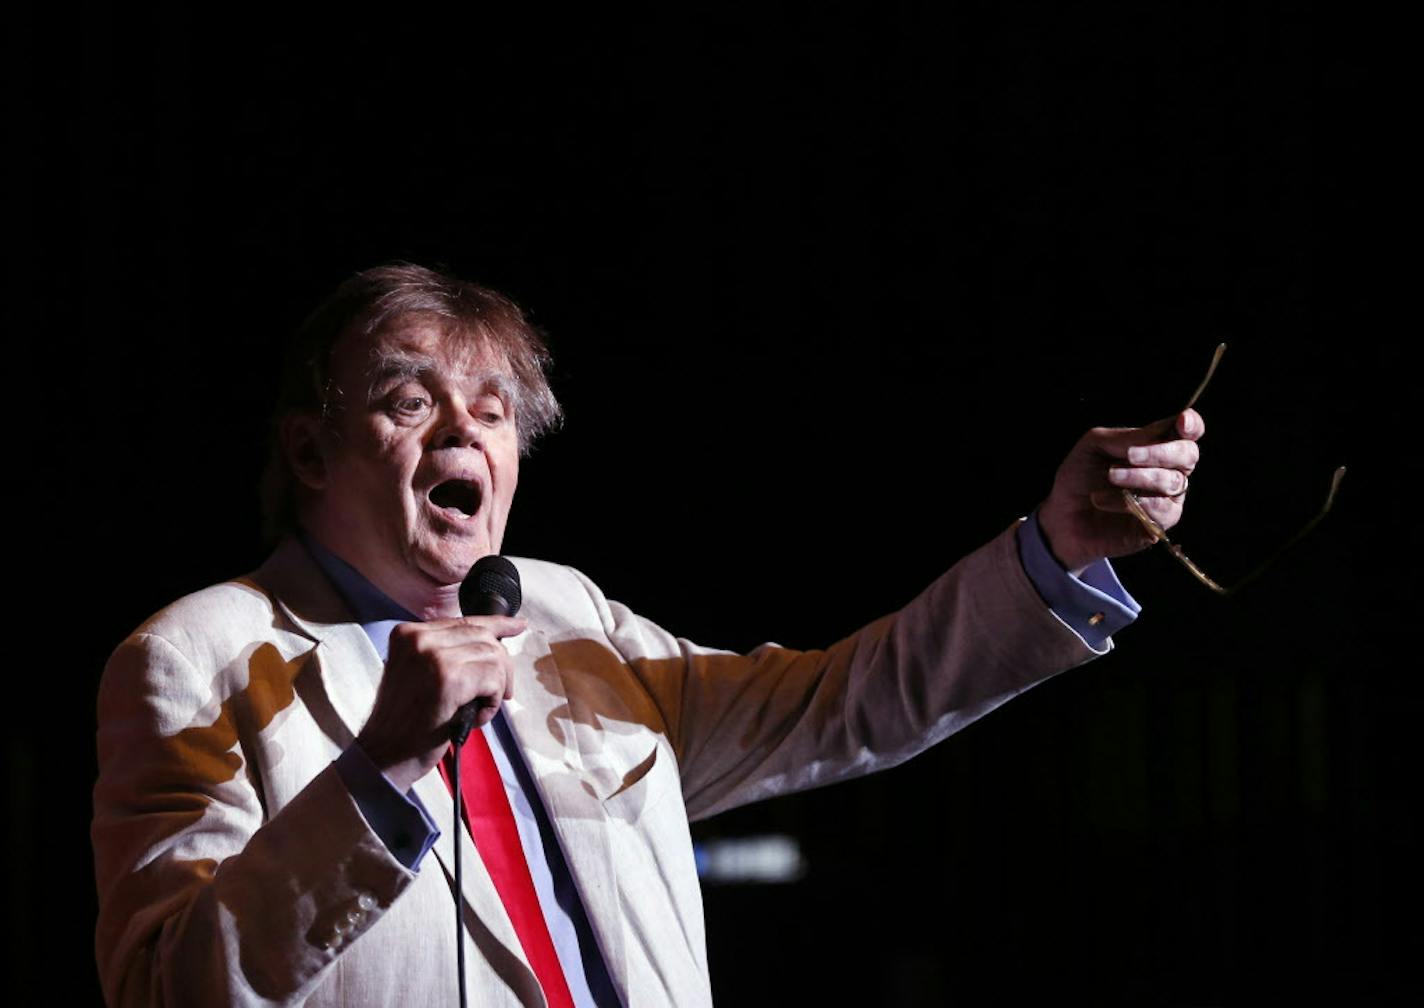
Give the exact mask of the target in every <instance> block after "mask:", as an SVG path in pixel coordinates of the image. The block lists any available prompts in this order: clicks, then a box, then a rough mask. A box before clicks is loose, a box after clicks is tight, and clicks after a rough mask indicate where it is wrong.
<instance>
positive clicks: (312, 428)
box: [278, 413, 331, 490]
mask: <svg viewBox="0 0 1424 1008" xmlns="http://www.w3.org/2000/svg"><path fill="white" fill-rule="evenodd" d="M278 431H279V434H280V436H281V439H282V454H283V455H284V456H285V457H286V460H287V465H288V466H290V467H291V470H292V474H293V475H294V476H296V478H297V480H298V482H300V483H301V484H302V485H303V486H305V487H306V488H307V489H308V490H324V489H325V488H326V453H327V450H328V449H329V447H330V444H331V436H330V434H329V433H328V432H327V430H326V427H325V425H324V424H323V423H322V422H321V420H319V419H318V418H317V417H315V416H312V415H311V414H310V413H292V414H289V415H288V416H285V417H283V418H282V422H281V425H280V426H279V427H278Z"/></svg>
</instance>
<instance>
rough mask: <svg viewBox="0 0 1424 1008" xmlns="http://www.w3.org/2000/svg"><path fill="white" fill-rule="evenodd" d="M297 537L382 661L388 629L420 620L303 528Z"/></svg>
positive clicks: (388, 636)
mask: <svg viewBox="0 0 1424 1008" xmlns="http://www.w3.org/2000/svg"><path fill="white" fill-rule="evenodd" d="M297 538H299V539H300V540H301V541H302V545H303V546H305V547H306V548H307V552H308V553H310V554H311V555H312V559H313V560H315V561H316V564H317V566H318V567H320V568H321V570H322V573H324V574H325V575H326V576H327V577H328V578H329V579H330V580H331V583H332V585H334V586H335V588H336V591H337V594H339V595H340V596H341V599H342V601H343V602H345V603H346V606H347V608H348V609H350V610H351V615H352V616H354V617H355V619H356V622H357V623H360V624H361V629H363V630H365V631H366V636H367V637H369V638H370V639H371V643H372V644H374V645H375V647H376V651H377V652H378V653H379V654H380V656H381V660H382V661H384V660H385V658H386V644H387V641H388V639H389V638H390V634H391V628H392V627H394V626H395V625H396V624H397V623H418V622H420V620H419V619H418V618H417V617H415V616H413V615H411V613H410V612H409V611H408V610H407V609H406V608H405V607H403V606H402V605H401V604H400V603H399V602H397V601H395V600H394V599H392V598H391V597H390V596H389V595H387V594H386V593H385V592H383V591H381V589H379V588H377V587H376V586H375V585H373V584H372V583H371V582H370V581H368V580H367V579H366V577H365V575H363V574H362V573H361V572H360V571H358V570H357V569H356V568H355V567H352V566H351V565H350V564H349V563H347V562H346V561H345V560H343V559H341V558H340V557H339V556H337V555H336V554H335V553H333V552H331V550H329V549H327V548H326V547H325V546H323V545H322V544H321V543H320V542H318V541H317V539H316V537H315V536H313V535H312V534H311V533H309V532H307V530H306V529H303V528H299V529H297Z"/></svg>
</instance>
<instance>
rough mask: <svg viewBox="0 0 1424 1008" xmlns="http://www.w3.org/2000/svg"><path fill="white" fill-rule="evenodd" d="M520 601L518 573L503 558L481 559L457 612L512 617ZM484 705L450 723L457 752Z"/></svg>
mask: <svg viewBox="0 0 1424 1008" xmlns="http://www.w3.org/2000/svg"><path fill="white" fill-rule="evenodd" d="M522 601H524V598H523V595H522V593H521V592H520V590H519V571H518V570H517V569H516V568H515V566H514V564H512V563H510V562H509V561H508V560H506V559H505V558H504V557H502V556H486V557H480V559H479V560H478V561H476V562H475V565H474V567H472V568H470V573H469V574H468V575H466V577H465V580H464V582H463V583H462V584H461V585H460V611H461V612H462V613H464V614H465V615H466V616H513V615H514V614H515V613H517V612H519V604H520V603H521V602H522ZM486 705H487V700H486V699H485V698H484V697H481V698H479V699H477V700H471V701H470V702H469V703H467V704H465V705H464V706H463V707H461V708H460V709H459V710H458V711H456V712H455V716H454V717H453V718H451V720H450V741H451V742H453V743H455V748H456V749H458V748H460V746H462V745H464V744H465V739H467V738H469V737H470V731H471V729H473V728H474V726H475V715H477V714H478V713H479V710H480V708H481V707H483V706H486Z"/></svg>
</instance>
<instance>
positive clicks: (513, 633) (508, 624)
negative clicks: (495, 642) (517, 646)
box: [465, 616, 529, 640]
mask: <svg viewBox="0 0 1424 1008" xmlns="http://www.w3.org/2000/svg"><path fill="white" fill-rule="evenodd" d="M476 620H478V621H479V622H478V623H474V622H473V621H476ZM465 622H466V623H467V624H472V625H475V626H484V627H486V628H487V629H488V630H489V631H490V632H491V633H493V634H494V635H495V636H496V637H498V638H500V639H501V640H502V639H504V638H505V637H517V636H519V635H520V634H522V633H523V632H524V631H525V630H527V629H528V628H529V621H528V620H527V619H525V618H524V617H523V616H466V617H465Z"/></svg>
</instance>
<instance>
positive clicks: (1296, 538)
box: [1122, 343, 1345, 595]
mask: <svg viewBox="0 0 1424 1008" xmlns="http://www.w3.org/2000/svg"><path fill="white" fill-rule="evenodd" d="M1225 352H1226V344H1225V343H1221V344H1219V345H1218V346H1217V348H1216V352H1215V353H1214V354H1212V357H1211V365H1210V366H1209V367H1208V368H1207V369H1206V377H1205V378H1203V379H1202V380H1201V384H1200V385H1198V386H1197V390H1196V391H1195V392H1194V393H1192V397H1191V399H1190V400H1188V401H1187V405H1186V406H1184V407H1183V410H1189V409H1191V408H1192V407H1193V406H1195V405H1196V402H1197V400H1198V399H1200V398H1201V395H1202V393H1203V392H1205V391H1206V387H1207V384H1208V383H1209V382H1210V381H1211V376H1212V375H1214V374H1216V366H1217V364H1219V363H1220V362H1221V355H1222V354H1223V353H1225ZM1344 478H1345V467H1344V466H1340V467H1339V468H1337V469H1336V470H1335V472H1334V474H1333V475H1332V476H1331V477H1330V490H1329V492H1328V493H1327V494H1326V495H1325V504H1324V506H1323V507H1321V509H1320V512H1319V513H1318V514H1317V515H1316V516H1315V517H1314V518H1312V519H1311V520H1310V521H1308V522H1306V523H1305V525H1304V526H1303V527H1302V528H1301V530H1300V531H1299V532H1297V533H1296V534H1295V535H1293V536H1291V538H1290V539H1288V540H1286V543H1285V545H1283V546H1281V547H1280V548H1279V549H1277V550H1276V551H1275V552H1274V553H1272V554H1271V555H1270V556H1269V557H1267V558H1266V559H1265V560H1264V561H1262V562H1261V563H1260V564H1258V565H1257V566H1256V567H1255V569H1253V570H1252V571H1251V572H1250V573H1249V574H1247V575H1246V576H1245V577H1243V578H1242V579H1241V580H1240V581H1237V582H1236V583H1235V584H1232V585H1225V586H1224V585H1222V584H1220V583H1219V582H1217V581H1215V580H1213V579H1212V578H1210V577H1208V576H1207V573H1206V571H1204V570H1202V569H1201V568H1200V567H1198V566H1197V565H1196V564H1195V563H1193V562H1192V561H1191V559H1190V558H1189V557H1188V556H1187V555H1186V554H1185V553H1183V552H1182V548H1181V547H1180V546H1178V545H1177V544H1176V543H1174V542H1172V540H1171V539H1169V538H1167V530H1166V529H1164V528H1163V527H1162V526H1161V525H1159V524H1158V523H1157V521H1156V519H1154V518H1153V517H1152V516H1151V515H1150V514H1148V513H1147V509H1146V508H1145V507H1143V506H1142V501H1140V500H1138V499H1137V495H1136V494H1134V493H1133V492H1132V491H1130V490H1124V491H1122V498H1123V500H1124V501H1125V502H1126V503H1127V509H1128V510H1129V511H1131V512H1132V514H1133V516H1134V517H1135V518H1136V519H1137V520H1138V521H1139V522H1141V523H1142V527H1143V528H1144V529H1146V530H1147V534H1148V535H1150V536H1152V540H1153V543H1154V544H1156V543H1161V544H1162V545H1163V546H1166V547H1167V551H1168V552H1169V553H1171V554H1172V556H1174V557H1176V558H1177V559H1178V560H1179V561H1180V562H1181V564H1182V566H1183V567H1185V568H1186V569H1187V570H1189V571H1191V574H1192V576H1193V577H1195V578H1196V579H1197V580H1198V581H1200V582H1201V583H1202V584H1204V585H1206V586H1207V587H1208V588H1210V589H1211V590H1212V591H1214V592H1216V593H1217V594H1218V595H1231V594H1234V593H1235V592H1238V591H1240V590H1241V589H1242V588H1243V587H1245V586H1246V585H1248V584H1250V583H1251V582H1252V581H1254V580H1256V579H1257V578H1258V577H1260V576H1261V575H1262V574H1263V573H1265V571H1266V570H1267V568H1269V567H1271V565H1273V564H1274V563H1275V562H1276V561H1277V560H1279V559H1280V558H1281V557H1282V556H1283V555H1284V554H1285V552H1286V551H1287V550H1289V549H1290V548H1291V547H1292V546H1294V545H1295V544H1296V543H1298V542H1300V541H1301V540H1302V539H1304V538H1305V537H1306V536H1307V535H1309V534H1310V533H1311V531H1312V530H1313V529H1314V528H1315V526H1317V525H1319V524H1320V522H1321V520H1322V519H1323V518H1324V517H1325V516H1326V515H1327V514H1329V513H1330V508H1331V507H1333V506H1334V504H1335V494H1336V491H1338V490H1339V489H1340V481H1341V480H1342V479H1344Z"/></svg>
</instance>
